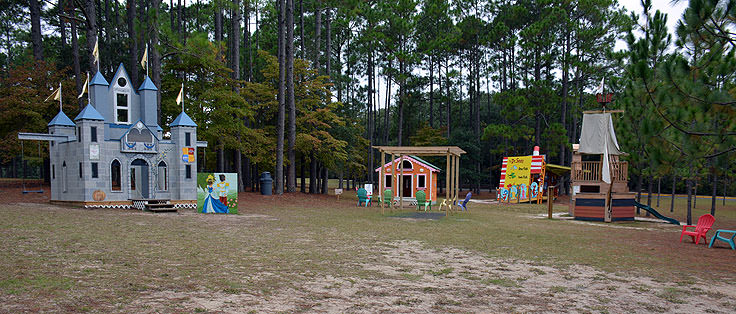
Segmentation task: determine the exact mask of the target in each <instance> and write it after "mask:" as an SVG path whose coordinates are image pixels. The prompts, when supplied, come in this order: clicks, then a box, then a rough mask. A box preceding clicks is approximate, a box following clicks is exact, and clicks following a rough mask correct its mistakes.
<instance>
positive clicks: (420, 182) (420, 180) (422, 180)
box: [417, 175, 427, 188]
mask: <svg viewBox="0 0 736 314" xmlns="http://www.w3.org/2000/svg"><path fill="white" fill-rule="evenodd" d="M426 177H427V176H421V175H420V176H417V187H418V188H426V187H427V182H426Z"/></svg>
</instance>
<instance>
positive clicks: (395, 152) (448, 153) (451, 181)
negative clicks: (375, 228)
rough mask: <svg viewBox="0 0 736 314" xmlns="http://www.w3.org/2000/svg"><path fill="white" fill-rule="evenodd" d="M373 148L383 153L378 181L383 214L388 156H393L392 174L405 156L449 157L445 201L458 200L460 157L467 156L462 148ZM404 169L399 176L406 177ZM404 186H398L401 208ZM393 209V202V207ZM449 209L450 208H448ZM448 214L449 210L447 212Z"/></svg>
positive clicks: (401, 205)
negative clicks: (396, 162)
mask: <svg viewBox="0 0 736 314" xmlns="http://www.w3.org/2000/svg"><path fill="white" fill-rule="evenodd" d="M373 148H375V149H377V150H378V151H379V152H380V153H381V171H380V176H379V179H378V186H379V191H378V195H379V197H380V200H381V214H383V213H384V206H383V190H384V189H383V186H384V185H385V184H384V182H383V180H385V174H384V172H385V167H384V165H385V164H386V155H387V154H388V155H391V172H395V171H397V170H396V166H395V165H394V161H395V160H396V159H397V157H399V160H401V161H403V160H404V156H407V155H414V156H445V157H447V168H446V169H447V170H446V174H445V179H446V180H445V193H446V194H445V199H447V200H452V199H456V198H457V196H458V195H457V194H458V190H459V186H460V181H459V175H458V173H460V156H461V155H462V154H465V151H464V150H462V149H461V148H460V147H457V146H373ZM403 168H404V167H403V166H402V167H401V170H399V171H400V172H399V173H397V175H401V176H402V177H403V175H404V169H403ZM402 189H403V185H402V184H397V187H396V190H397V193H398V196H399V207H403V206H404V197H403V193H402V192H403V191H402ZM391 206H392V207H393V202H392V205H391ZM448 207H449V206H448ZM445 211H446V213H447V209H446V210H445Z"/></svg>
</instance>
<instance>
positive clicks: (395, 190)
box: [391, 153, 398, 211]
mask: <svg viewBox="0 0 736 314" xmlns="http://www.w3.org/2000/svg"><path fill="white" fill-rule="evenodd" d="M396 177H398V176H397V175H396V155H394V154H393V153H391V187H392V189H391V211H393V210H394V195H395V194H394V193H398V187H397V185H396Z"/></svg>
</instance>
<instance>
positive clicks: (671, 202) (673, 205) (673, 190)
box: [670, 176, 677, 213]
mask: <svg viewBox="0 0 736 314" xmlns="http://www.w3.org/2000/svg"><path fill="white" fill-rule="evenodd" d="M675 183H677V176H672V198H671V199H670V213H673V212H675Z"/></svg>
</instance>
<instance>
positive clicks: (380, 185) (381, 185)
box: [378, 149, 386, 215]
mask: <svg viewBox="0 0 736 314" xmlns="http://www.w3.org/2000/svg"><path fill="white" fill-rule="evenodd" d="M379 151H380V152H381V172H379V173H380V175H381V177H379V178H378V197H379V199H378V201H379V202H380V203H381V215H383V213H384V207H383V191H384V190H385V189H386V187H385V185H386V175H385V174H384V171H385V170H386V169H384V168H385V167H386V166H385V165H386V154H385V153H384V152H383V150H380V149H379Z"/></svg>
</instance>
